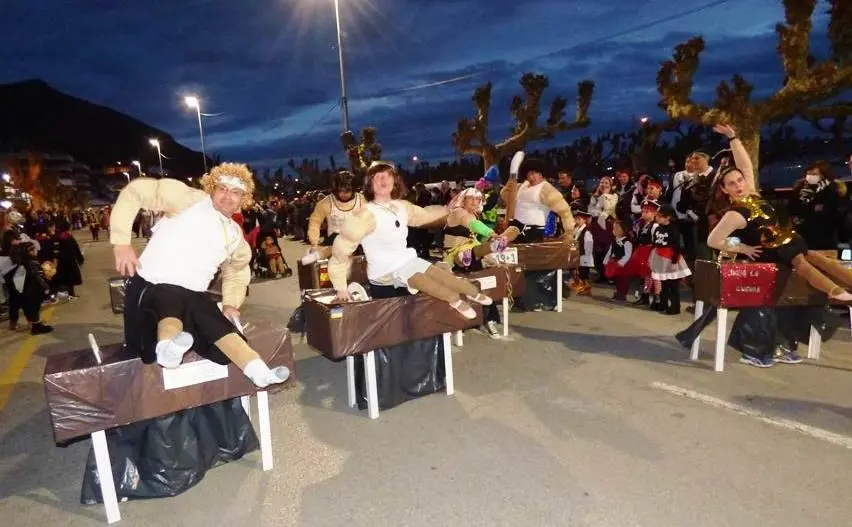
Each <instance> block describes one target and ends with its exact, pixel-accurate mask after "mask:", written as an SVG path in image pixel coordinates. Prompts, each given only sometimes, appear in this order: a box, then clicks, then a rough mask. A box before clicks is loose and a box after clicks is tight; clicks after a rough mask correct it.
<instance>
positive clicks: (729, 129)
mask: <svg viewBox="0 0 852 527" xmlns="http://www.w3.org/2000/svg"><path fill="white" fill-rule="evenodd" d="M713 131H714V132H716V133H720V134H723V135H724V136H725V137H727V138H728V139H729V140H730V141H731V153H732V154H733V155H734V164H735V165H736V167H737V169H738V170H739V171H740V172H742V173H743V175H744V176H745V177H746V181H748V184H749V191H750V193H751V194H756V193H757V186H756V185H755V178H754V169H755V167H754V165H752V163H751V156H749V155H748V151H747V150H746V148H745V145H743V142H742V141H741V140H740V139H739V138H738V137H737V131H736V129H735V128H734V127H733V126H731V125H721V124H720V125H716V126H714V127H713Z"/></svg>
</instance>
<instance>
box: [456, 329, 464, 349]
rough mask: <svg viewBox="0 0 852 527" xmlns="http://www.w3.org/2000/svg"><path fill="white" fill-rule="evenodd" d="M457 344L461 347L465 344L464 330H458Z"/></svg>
mask: <svg viewBox="0 0 852 527" xmlns="http://www.w3.org/2000/svg"><path fill="white" fill-rule="evenodd" d="M456 346H458V347H460V348H461V347H462V346H464V331H462V330H458V331H456Z"/></svg>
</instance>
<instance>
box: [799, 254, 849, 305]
mask: <svg viewBox="0 0 852 527" xmlns="http://www.w3.org/2000/svg"><path fill="white" fill-rule="evenodd" d="M805 259H806V260H807V261H808V263H809V264H811V265H813V266H814V267H816V268H817V269H819V270H820V271H822V272H823V273H825V274H827V275H828V276H829V277H830V278H831V279H833V280H834V281H835V282H838V283H839V284H842V285H840V286H837V289H841V288H843V287H845V288H846V289H847V290H848V289H852V269H849V268H847V267H846V266H845V265H843V264H842V263H840V261H839V260H832V259H831V258H828V257H826V256H825V255H823V254H821V253H818V252H816V251H808V254H807V255H805ZM808 283H810V282H808ZM826 292H827V293H828V294H829V295H830V296H831V298H834V299H836V300H840V301H842V302H848V301H850V300H852V295H850V294H849V293H848V292H846V291H843V293H845V295H844V294H840V295H836V294H832V292H831V291H826ZM834 293H837V291H835V292H834Z"/></svg>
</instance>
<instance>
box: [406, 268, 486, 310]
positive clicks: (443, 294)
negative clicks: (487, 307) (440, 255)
mask: <svg viewBox="0 0 852 527" xmlns="http://www.w3.org/2000/svg"><path fill="white" fill-rule="evenodd" d="M433 268H435V266H434V265H433V266H432V267H430V268H429V269H433ZM408 285H409V286H411V287H413V288H414V289H417V290H420V291H423V292H424V293H426V294H427V295H429V296H431V297H435V298H437V299H438V300H443V301H444V302H446V303H448V304H450V307H452V308H453V309H455V310H456V311H458V312H459V313H460V314H461V315H462V316H463V317H464V318H466V319H469V320H473V319H474V318H476V311H474V310H473V308H472V307H470V304H468V303H467V302H465V301H464V300H462V299H461V298H459V293H458V291H454V290H452V289H450V288H449V287H447V285H445V284H444V283H442V282H441V281H439V280H435V279H434V278H432V277H431V276H429V274H427V273H415V274H413V275H411V278H409V279H408Z"/></svg>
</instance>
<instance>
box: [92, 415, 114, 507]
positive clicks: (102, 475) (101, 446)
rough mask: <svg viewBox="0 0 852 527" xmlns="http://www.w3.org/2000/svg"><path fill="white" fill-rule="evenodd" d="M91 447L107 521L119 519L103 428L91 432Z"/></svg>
mask: <svg viewBox="0 0 852 527" xmlns="http://www.w3.org/2000/svg"><path fill="white" fill-rule="evenodd" d="M92 447H94V450H95V464H96V465H97V468H98V481H99V483H100V485H101V496H103V498H104V508H105V509H106V517H107V523H115V522H117V521H119V520H121V511H119V510H118V497H117V496H116V494H115V482H114V481H113V480H112V463H111V462H110V460H109V448H107V442H106V433H104V431H103V430H100V431H98V432H95V433H93V434H92Z"/></svg>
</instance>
